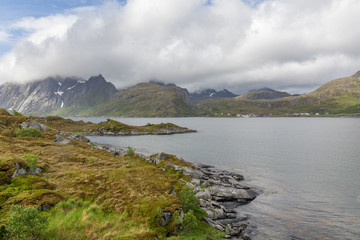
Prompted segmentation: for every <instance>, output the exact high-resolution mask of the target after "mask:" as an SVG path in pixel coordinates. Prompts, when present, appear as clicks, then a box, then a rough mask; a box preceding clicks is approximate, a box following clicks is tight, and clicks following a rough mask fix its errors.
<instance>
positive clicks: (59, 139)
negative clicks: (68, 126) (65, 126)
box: [54, 134, 71, 144]
mask: <svg viewBox="0 0 360 240" xmlns="http://www.w3.org/2000/svg"><path fill="white" fill-rule="evenodd" d="M54 141H55V142H57V143H61V144H71V141H70V140H69V139H67V138H64V137H62V136H61V135H59V134H57V135H56V138H55V140H54Z"/></svg>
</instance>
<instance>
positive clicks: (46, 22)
mask: <svg viewBox="0 0 360 240" xmlns="http://www.w3.org/2000/svg"><path fill="white" fill-rule="evenodd" d="M206 3H207V1H206V0H168V1H164V0H129V1H128V3H127V4H126V5H121V4H118V3H117V2H115V1H107V2H105V3H104V4H103V5H102V6H100V7H99V8H94V7H87V8H79V9H74V10H71V11H68V12H66V13H64V14H62V15H61V14H58V15H53V16H48V17H43V18H38V19H37V18H25V19H22V20H20V21H19V22H17V23H15V24H13V25H12V26H11V27H12V28H17V29H21V30H26V31H28V32H29V34H28V35H27V36H26V38H23V39H21V40H20V41H19V42H18V43H17V44H16V46H15V47H14V48H13V49H12V50H11V51H10V52H9V53H8V54H6V55H4V56H3V57H2V58H1V59H0V81H2V82H4V81H27V80H33V79H41V78H45V77H47V76H49V75H71V76H73V75H76V76H80V77H84V78H87V77H89V76H90V75H93V74H99V73H102V74H103V75H104V76H105V77H106V78H107V79H108V80H110V81H112V82H114V83H115V84H116V85H117V86H118V87H124V86H129V85H132V84H134V83H137V82H142V81H147V80H149V79H154V78H156V79H158V80H161V81H165V82H175V83H177V84H178V85H180V86H183V87H188V88H190V90H192V89H198V88H204V87H214V88H221V87H227V88H230V90H235V91H238V92H239V91H241V89H249V88H253V87H254V86H259V87H263V86H268V87H274V88H278V89H283V90H287V89H288V90H292V91H299V92H300V91H307V90H310V89H313V88H315V87H317V86H319V85H320V84H323V83H325V82H327V81H329V80H332V79H333V78H336V77H340V76H346V75H350V74H352V73H353V72H355V71H357V70H359V69H360V45H359V44H358V43H359V42H360V28H357V27H356V23H358V22H360V15H359V14H358V13H359V12H360V1H357V0H341V1H340V0H318V1H310V0H272V1H270V0H269V1H265V2H263V3H261V4H259V5H257V6H256V7H251V6H249V5H246V4H244V3H243V2H242V1H240V0H214V1H212V4H211V5H208V4H206ZM5 38H6V37H5ZM0 40H1V31H0Z"/></svg>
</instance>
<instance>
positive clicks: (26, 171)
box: [11, 163, 42, 179]
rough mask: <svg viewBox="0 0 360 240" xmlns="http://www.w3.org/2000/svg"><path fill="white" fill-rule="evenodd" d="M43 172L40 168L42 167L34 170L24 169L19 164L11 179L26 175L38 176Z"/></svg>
mask: <svg viewBox="0 0 360 240" xmlns="http://www.w3.org/2000/svg"><path fill="white" fill-rule="evenodd" d="M41 172H42V168H40V167H35V168H34V169H32V168H24V167H21V166H20V165H19V164H18V163H16V167H15V171H14V173H13V174H12V175H11V179H13V178H16V177H19V176H22V175H26V174H31V175H36V174H40V173H41Z"/></svg>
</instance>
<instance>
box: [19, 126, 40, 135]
mask: <svg viewBox="0 0 360 240" xmlns="http://www.w3.org/2000/svg"><path fill="white" fill-rule="evenodd" d="M15 134H16V136H17V137H42V134H41V132H40V131H39V130H37V129H36V128H22V129H18V130H16V131H15Z"/></svg>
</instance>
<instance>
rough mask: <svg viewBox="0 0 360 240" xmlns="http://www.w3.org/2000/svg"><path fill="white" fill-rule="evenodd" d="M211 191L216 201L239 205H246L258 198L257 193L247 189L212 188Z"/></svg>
mask: <svg viewBox="0 0 360 240" xmlns="http://www.w3.org/2000/svg"><path fill="white" fill-rule="evenodd" d="M209 190H210V193H211V195H212V196H213V198H214V199H215V200H216V201H237V202H239V203H246V202H249V201H251V200H253V199H255V198H256V193H255V192H254V191H252V190H247V189H238V188H233V187H223V186H212V187H210V188H209Z"/></svg>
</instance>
